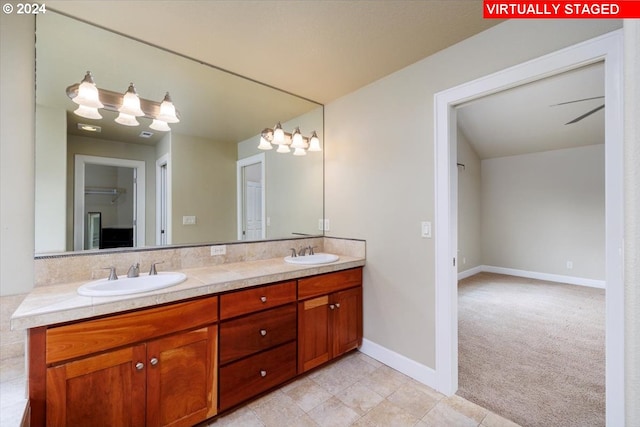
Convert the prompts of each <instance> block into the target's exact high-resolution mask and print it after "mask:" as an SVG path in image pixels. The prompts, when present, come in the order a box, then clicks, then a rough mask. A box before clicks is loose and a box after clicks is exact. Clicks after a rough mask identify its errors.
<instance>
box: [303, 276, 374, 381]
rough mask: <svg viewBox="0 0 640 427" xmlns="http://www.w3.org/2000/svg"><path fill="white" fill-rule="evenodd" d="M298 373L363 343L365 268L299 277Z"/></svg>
mask: <svg viewBox="0 0 640 427" xmlns="http://www.w3.org/2000/svg"><path fill="white" fill-rule="evenodd" d="M298 300H299V302H298V373H303V372H306V371H308V370H310V369H313V368H315V367H317V366H320V365H322V364H323V363H325V362H328V361H329V360H331V359H334V358H336V357H338V356H340V355H342V354H344V353H346V352H348V351H350V350H353V349H355V348H358V347H359V346H360V345H361V344H362V268H355V269H350V270H344V271H340V272H335V273H328V274H323V275H319V276H313V277H309V278H304V279H300V280H298Z"/></svg>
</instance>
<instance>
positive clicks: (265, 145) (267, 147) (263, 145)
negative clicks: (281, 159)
mask: <svg viewBox="0 0 640 427" xmlns="http://www.w3.org/2000/svg"><path fill="white" fill-rule="evenodd" d="M272 148H273V146H272V145H271V144H270V143H269V141H267V140H266V139H265V137H264V136H262V135H261V136H260V144H259V145H258V149H260V150H271V149H272Z"/></svg>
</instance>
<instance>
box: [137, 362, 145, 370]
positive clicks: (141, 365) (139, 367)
mask: <svg viewBox="0 0 640 427" xmlns="http://www.w3.org/2000/svg"><path fill="white" fill-rule="evenodd" d="M136 369H137V370H138V371H142V370H143V369H144V363H142V362H138V363H136Z"/></svg>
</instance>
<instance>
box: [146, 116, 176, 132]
mask: <svg viewBox="0 0 640 427" xmlns="http://www.w3.org/2000/svg"><path fill="white" fill-rule="evenodd" d="M149 127H150V128H151V129H153V130H157V131H160V132H169V131H170V130H171V128H170V127H169V125H168V124H167V122H163V121H162V120H157V119H153V122H152V123H151V124H150V125H149Z"/></svg>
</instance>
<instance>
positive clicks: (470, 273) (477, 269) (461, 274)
mask: <svg viewBox="0 0 640 427" xmlns="http://www.w3.org/2000/svg"><path fill="white" fill-rule="evenodd" d="M482 267H484V265H479V266H477V267H473V268H470V269H468V270H465V271H460V272H459V273H458V280H462V279H466V278H467V277H471V276H473V275H475V274H478V273H482V272H483V271H484V270H483V269H482Z"/></svg>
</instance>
